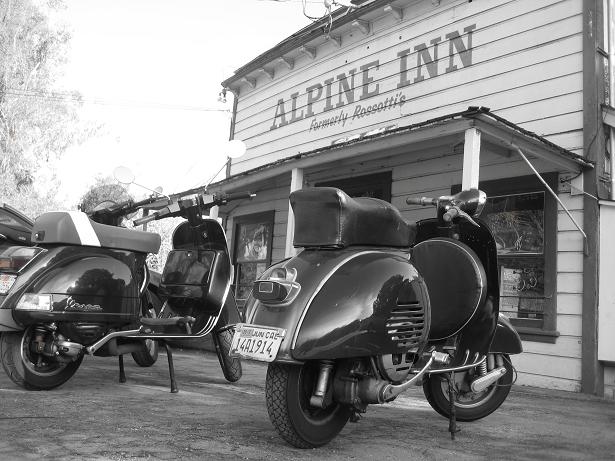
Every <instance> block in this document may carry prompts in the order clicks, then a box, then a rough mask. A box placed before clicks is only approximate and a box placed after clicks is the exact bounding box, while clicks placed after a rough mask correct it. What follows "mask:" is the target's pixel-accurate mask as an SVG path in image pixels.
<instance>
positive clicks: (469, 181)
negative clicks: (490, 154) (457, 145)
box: [461, 128, 480, 190]
mask: <svg viewBox="0 0 615 461" xmlns="http://www.w3.org/2000/svg"><path fill="white" fill-rule="evenodd" d="M479 170H480V131H478V130H477V129H476V128H468V129H467V130H466V139H465V144H464V146H463V172H462V173H463V176H462V181H461V190H468V189H478V178H479Z"/></svg>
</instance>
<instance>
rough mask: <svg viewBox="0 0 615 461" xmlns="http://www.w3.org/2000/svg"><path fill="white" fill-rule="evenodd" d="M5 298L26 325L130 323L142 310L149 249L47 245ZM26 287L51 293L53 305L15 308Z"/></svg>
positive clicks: (18, 320) (20, 321)
mask: <svg viewBox="0 0 615 461" xmlns="http://www.w3.org/2000/svg"><path fill="white" fill-rule="evenodd" d="M46 250H47V251H46V252H44V253H41V254H40V255H39V256H38V257H37V258H36V259H35V260H34V261H32V263H31V264H30V265H29V266H28V267H27V270H26V271H24V272H23V273H21V274H20V275H19V277H18V278H17V280H16V283H15V285H14V286H13V289H12V290H11V292H10V293H9V294H8V296H7V298H6V299H5V300H4V302H3V304H2V309H12V310H13V318H14V319H15V321H16V322H17V323H18V324H20V325H22V326H23V327H25V326H27V325H30V324H32V323H36V322H85V323H90V322H92V323H101V322H104V323H110V324H127V323H130V322H131V321H134V320H136V319H137V318H138V317H139V316H140V299H139V289H140V285H141V284H142V283H143V277H144V276H143V274H139V272H140V271H142V268H143V264H144V262H145V255H141V254H138V253H133V252H130V251H125V250H112V249H107V248H97V247H83V246H62V245H60V246H53V247H48V248H46ZM24 293H36V294H49V295H51V297H52V309H51V311H42V310H41V311H38V310H36V311H32V310H19V309H15V307H16V305H17V302H18V301H19V299H20V298H21V297H22V295H23V294H24Z"/></svg>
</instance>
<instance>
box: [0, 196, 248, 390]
mask: <svg viewBox="0 0 615 461" xmlns="http://www.w3.org/2000/svg"><path fill="white" fill-rule="evenodd" d="M191 194H192V193H191ZM252 195H253V194H249V193H247V194H235V195H233V196H211V195H204V194H201V195H198V196H192V197H190V198H185V197H184V196H182V194H177V195H176V196H175V197H176V198H175V199H173V200H171V199H170V198H168V199H165V200H166V202H165V200H163V199H160V198H156V197H151V198H148V199H145V200H143V201H140V202H136V203H133V202H131V201H128V202H125V203H122V204H118V205H113V209H112V210H111V211H112V212H113V213H116V214H120V213H121V214H128V213H130V212H133V211H135V210H138V209H140V208H144V207H157V208H161V207H162V209H160V210H159V211H157V212H155V213H153V214H150V215H148V216H146V217H144V218H142V219H141V220H137V221H135V222H138V224H137V225H140V224H143V223H145V222H148V221H151V220H153V219H161V218H162V217H166V216H182V217H184V218H186V219H187V221H186V222H183V223H181V224H180V225H179V226H178V228H177V229H176V230H175V233H174V235H173V248H174V250H173V251H172V252H171V253H170V254H169V257H168V260H167V264H166V265H165V268H164V270H163V274H162V277H161V280H160V284H159V286H158V287H157V294H158V296H159V297H160V298H161V299H163V300H164V304H163V306H162V307H161V309H160V314H159V315H158V316H157V317H156V316H154V315H153V312H154V309H152V308H153V306H152V303H151V297H150V296H149V295H148V290H147V288H146V287H148V285H150V283H149V282H150V272H149V270H148V268H147V265H146V264H145V260H146V257H147V254H148V253H157V252H158V249H159V247H160V236H159V235H157V234H154V233H150V232H144V231H139V230H134V229H126V228H122V227H116V226H112V225H106V224H100V223H97V222H95V221H92V220H91V219H89V218H88V216H87V215H86V214H85V213H83V212H51V213H44V214H42V215H41V216H39V217H38V218H37V219H36V221H35V222H34V223H33V225H32V233H31V239H32V243H33V244H34V245H35V246H34V247H28V251H25V250H23V247H21V249H15V248H13V249H11V250H9V251H6V250H5V251H4V252H3V253H2V255H0V281H1V282H2V283H1V284H0V290H1V291H0V332H1V335H0V360H1V361H2V365H3V367H4V369H5V371H6V372H7V375H8V376H9V378H10V379H11V380H12V381H13V382H15V383H16V384H18V385H20V386H22V387H24V388H26V389H33V390H46V389H52V388H55V387H57V386H60V385H61V384H63V383H64V382H66V381H67V380H68V379H70V378H71V377H72V376H73V375H74V373H75V372H76V371H77V369H78V368H79V365H80V364H81V361H82V360H83V357H84V355H85V354H89V355H98V356H119V367H120V381H121V382H125V380H126V377H125V372H124V364H123V354H126V353H133V356H134V355H135V354H136V355H137V356H138V354H147V353H148V346H149V345H151V344H152V343H155V342H156V341H158V342H161V343H163V344H164V345H165V347H166V350H167V358H168V362H169V374H170V378H171V392H177V383H176V380H175V374H174V369H173V360H172V351H171V348H170V346H169V344H168V341H169V340H182V339H189V338H202V337H205V336H206V335H207V334H209V333H213V335H212V337H213V341H214V344H215V345H216V349H217V352H218V357H219V360H220V363H221V366H222V369H223V372H224V376H225V378H226V379H227V380H229V381H236V380H238V379H239V378H240V377H241V363H240V362H239V360H237V359H233V358H230V357H229V356H228V348H229V346H230V340H231V337H232V333H231V331H230V330H229V327H228V324H229V323H235V322H236V321H237V320H238V319H239V313H238V310H237V306H236V304H235V302H234V299H233V297H232V295H231V296H229V287H230V282H231V272H232V271H231V262H230V258H229V253H228V249H227V246H226V240H225V238H224V231H223V230H222V227H221V226H220V224H219V223H218V222H217V221H216V220H211V219H207V218H203V217H202V214H203V213H204V212H206V211H207V210H208V209H209V208H211V207H212V206H216V205H222V204H225V203H227V202H228V201H230V200H235V199H245V198H251V197H252ZM165 205H166V206H165ZM18 250H19V251H18Z"/></svg>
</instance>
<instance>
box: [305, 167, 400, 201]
mask: <svg viewBox="0 0 615 461" xmlns="http://www.w3.org/2000/svg"><path fill="white" fill-rule="evenodd" d="M392 178H393V175H392V173H391V172H390V171H387V172H385V173H376V174H368V175H364V176H356V177H354V178H346V179H337V180H333V181H325V182H319V183H316V184H315V186H317V187H337V188H338V189H341V190H343V191H344V192H346V193H347V194H348V195H350V196H351V197H373V198H379V199H381V200H386V201H387V202H390V201H391V181H392Z"/></svg>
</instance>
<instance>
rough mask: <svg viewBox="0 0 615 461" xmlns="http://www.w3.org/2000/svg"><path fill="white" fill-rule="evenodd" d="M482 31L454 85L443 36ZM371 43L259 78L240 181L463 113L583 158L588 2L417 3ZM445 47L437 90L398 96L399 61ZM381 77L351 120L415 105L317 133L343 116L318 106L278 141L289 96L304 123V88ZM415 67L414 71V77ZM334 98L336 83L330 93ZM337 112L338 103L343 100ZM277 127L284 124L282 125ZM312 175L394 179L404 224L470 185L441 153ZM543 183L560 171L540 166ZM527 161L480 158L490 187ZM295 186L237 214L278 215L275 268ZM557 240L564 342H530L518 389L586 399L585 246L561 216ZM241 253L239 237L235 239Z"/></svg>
mask: <svg viewBox="0 0 615 461" xmlns="http://www.w3.org/2000/svg"><path fill="white" fill-rule="evenodd" d="M473 24H475V25H476V28H475V29H474V30H473V31H472V62H471V65H469V66H467V67H463V66H462V65H461V60H460V58H459V56H454V62H455V63H456V64H457V65H458V67H459V69H458V70H456V71H454V72H451V73H446V72H445V71H444V69H445V68H446V66H447V65H449V55H448V51H449V45H448V43H447V42H446V39H445V36H446V34H448V33H450V32H455V31H457V32H459V33H460V34H462V39H463V43H466V44H467V43H468V35H467V33H465V32H464V28H467V27H468V26H471V25H473ZM372 31H374V32H373V33H372V34H370V35H369V36H367V37H363V36H361V34H358V33H357V32H354V33H353V34H352V36H350V35H344V36H342V47H341V48H340V49H337V48H335V47H334V46H333V45H331V44H326V45H323V46H321V47H319V48H318V49H317V57H316V59H315V60H313V61H312V60H310V59H309V58H307V57H305V58H297V59H295V66H294V69H292V70H288V69H283V68H281V67H276V68H275V76H274V79H273V80H272V81H268V80H267V79H266V78H265V77H262V78H259V79H258V80H257V82H256V87H255V88H254V89H250V88H248V87H245V86H244V87H242V88H241V91H240V95H239V101H238V114H237V124H236V131H235V136H236V137H237V138H239V139H243V140H244V141H245V142H246V143H247V145H248V154H247V155H246V156H245V157H243V158H242V159H239V160H235V161H234V162H233V165H232V173H238V172H241V171H245V170H249V169H251V168H254V167H257V166H261V165H264V164H267V163H269V162H272V161H275V160H278V159H280V158H284V157H289V156H292V155H294V154H296V153H298V152H306V151H310V150H312V149H315V148H317V147H321V146H326V145H329V144H330V143H331V142H332V141H333V140H336V139H339V138H342V137H344V136H348V135H351V134H356V133H360V132H365V131H367V130H370V129H374V128H379V127H382V126H385V125H389V124H391V123H393V124H395V125H398V126H403V125H408V124H411V123H416V122H420V121H424V120H427V119H430V118H434V117H437V116H441V115H445V114H448V113H452V112H456V111H460V110H464V109H466V108H467V107H468V106H470V105H480V106H488V107H490V108H491V109H492V110H493V111H495V112H496V113H497V114H498V115H500V116H502V117H505V118H507V119H509V120H511V121H513V122H515V123H517V124H519V125H521V126H522V127H524V128H526V129H528V130H531V131H534V132H536V133H538V134H541V135H544V136H546V137H547V138H548V139H549V140H551V141H552V142H554V143H557V144H559V145H561V146H563V147H566V148H568V149H571V150H573V151H575V152H577V153H579V154H583V152H582V146H583V135H582V128H583V114H582V108H583V95H582V1H581V0H511V1H504V0H480V1H474V2H471V3H468V2H467V1H447V0H443V1H442V2H441V3H440V6H438V7H434V6H433V4H432V2H431V1H430V0H428V1H421V2H415V3H414V4H413V5H412V6H411V7H408V8H405V9H404V19H403V21H402V22H401V23H399V22H396V21H394V20H393V18H392V17H391V16H390V15H383V16H382V17H381V18H380V19H378V20H376V21H374V22H373V23H372ZM438 37H440V38H441V40H442V41H441V42H440V44H439V45H438V50H439V52H440V55H439V58H440V59H439V60H438V62H437V66H438V70H439V75H437V76H429V74H428V71H427V68H426V64H425V63H423V67H422V71H421V72H422V74H423V75H424V76H426V77H428V78H425V80H423V81H420V82H418V83H412V84H411V85H409V86H407V87H404V88H401V89H397V88H396V84H397V83H398V82H399V80H400V74H399V57H398V56H397V53H399V52H400V50H403V49H408V48H411V49H412V50H414V47H415V46H416V45H419V44H421V43H426V44H427V46H428V47H429V50H430V51H431V53H432V55H433V48H432V47H431V45H430V43H431V42H430V41H431V40H434V39H437V38H438ZM376 59H378V60H379V65H380V67H379V69H378V71H377V72H375V71H374V72H373V74H370V75H373V76H374V77H375V80H374V81H373V82H372V83H370V87H371V88H373V86H374V85H375V84H378V85H379V88H380V92H379V95H377V96H374V97H373V98H370V99H371V100H365V101H359V93H360V89H357V91H356V94H357V98H356V101H355V103H354V104H347V105H346V106H344V107H342V108H341V110H345V111H346V112H349V113H350V116H351V115H352V111H353V110H354V108H355V106H356V105H357V103H360V104H363V105H366V104H373V103H376V102H379V101H383V100H384V99H385V98H387V97H391V96H395V94H396V93H398V92H399V91H403V92H404V94H405V95H406V96H407V102H406V103H405V104H404V105H403V107H402V108H397V109H396V110H388V111H382V112H379V113H376V114H373V115H370V116H366V117H363V118H360V119H356V120H352V121H351V120H350V117H349V119H348V121H347V123H346V125H345V126H342V124H341V123H338V124H337V125H335V126H331V127H326V128H322V129H319V130H317V131H313V130H312V131H310V125H311V124H312V121H313V120H314V119H317V120H323V119H324V118H325V117H327V116H334V115H337V113H338V112H339V111H340V109H336V110H332V111H330V112H328V113H327V114H323V112H322V109H323V106H324V99H322V100H320V101H317V102H314V104H313V109H314V116H312V117H307V118H304V119H303V120H300V121H296V122H294V123H289V124H287V125H285V126H281V127H279V128H276V129H274V130H271V129H270V128H271V126H272V123H274V121H275V120H274V114H275V112H276V103H277V102H278V101H279V99H284V101H285V104H286V107H287V113H286V115H287V118H288V119H290V113H291V112H290V107H291V101H290V99H289V98H290V94H292V93H295V92H296V93H299V95H298V97H297V99H296V103H297V108H296V110H297V113H300V112H301V111H306V110H307V107H306V104H307V95H306V88H307V87H308V86H309V85H311V84H312V83H314V82H316V83H322V82H324V81H325V80H326V79H328V78H334V77H335V76H337V75H338V74H340V73H342V72H344V73H346V75H349V70H350V69H353V68H354V69H357V79H359V74H360V72H361V71H359V70H358V69H359V67H360V66H361V65H363V64H365V63H368V62H370V61H373V60H376ZM416 63H417V55H416V53H414V52H413V53H412V54H410V55H409V58H408V66H409V69H410V70H409V73H408V75H409V77H410V78H412V79H413V78H414V76H415V75H416V72H417V68H416ZM412 66H415V67H413V68H412ZM332 90H333V91H334V93H335V91H336V90H337V82H336V83H335V84H334V85H333V86H332ZM333 101H337V94H334V96H333ZM278 121H279V120H278ZM324 162H326V159H323V166H322V168H314V169H312V170H310V171H306V172H305V175H306V182H307V185H311V184H314V183H315V182H318V181H321V180H325V179H333V178H336V177H337V178H341V177H351V176H358V175H360V174H367V173H370V172H380V171H383V170H387V169H389V170H392V171H393V184H392V202H393V205H395V206H396V207H398V208H399V209H400V210H401V211H402V213H403V214H404V216H405V217H406V218H407V219H412V220H418V219H422V218H426V217H431V216H432V215H433V210H430V209H428V208H420V207H411V206H407V205H406V204H405V197H406V196H408V195H431V196H438V195H443V194H447V193H449V191H450V187H451V185H452V184H457V183H459V182H460V181H461V165H462V157H461V153H460V152H456V153H454V154H453V153H447V152H441V151H431V152H424V153H421V154H418V153H413V154H412V155H411V156H396V157H389V158H384V159H378V160H369V159H367V160H366V159H361V162H360V163H359V161H358V160H357V161H353V160H346V161H343V162H340V163H339V164H326V163H324ZM541 168H542V170H541V171H552V170H553V169H552V167H551V168H549V167H548V166H546V165H541ZM529 173H530V172H529V171H528V169H527V167H526V166H525V164H524V163H523V162H522V161H517V160H516V159H515V158H513V157H504V156H499V155H495V154H490V153H483V154H482V158H481V171H480V178H481V180H492V179H498V178H504V177H512V176H520V175H526V174H529ZM289 184H290V175H289V177H288V178H287V179H285V180H283V181H282V182H281V183H278V184H272V185H269V186H267V187H263V189H262V190H260V191H257V192H258V195H257V197H256V198H255V199H254V201H253V202H251V203H249V204H246V205H242V206H240V207H238V208H236V209H234V210H233V211H232V213H231V215H230V216H231V218H230V219H229V225H228V232H229V234H232V230H233V225H232V216H233V215H241V214H249V213H256V212H259V211H265V210H271V209H272V208H274V209H275V212H276V213H275V229H274V248H273V260H274V261H276V260H279V259H282V258H283V257H284V247H285V233H286V222H287V218H288V190H289V189H288V188H289ZM560 199H561V200H562V201H563V202H564V203H565V204H566V206H567V207H568V208H569V209H571V210H572V212H573V215H574V217H575V219H576V220H577V222H579V223H582V222H583V200H582V198H581V196H580V195H576V196H572V195H571V194H570V193H562V194H560ZM557 227H558V235H557V248H558V252H557V267H558V273H557V293H555V294H554V296H556V298H557V324H556V325H557V326H556V328H557V330H558V331H559V333H560V336H559V337H558V338H557V340H556V343H555V344H547V343H538V342H527V341H526V342H524V349H525V352H524V353H523V354H521V355H520V356H516V357H514V358H513V362H514V364H515V365H516V366H517V367H518V372H519V378H518V383H519V384H525V385H536V386H541V387H550V388H556V389H562V390H570V391H579V390H580V380H581V307H582V293H583V277H582V268H583V241H582V238H581V235H580V233H579V232H578V231H577V230H576V228H575V227H574V225H573V224H572V223H571V222H570V220H569V219H568V217H567V215H566V214H565V213H564V212H563V211H560V212H559V216H558V226H557ZM229 241H230V242H232V235H229Z"/></svg>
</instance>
